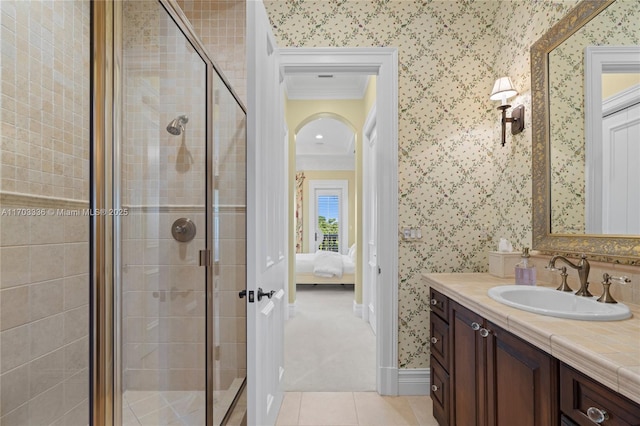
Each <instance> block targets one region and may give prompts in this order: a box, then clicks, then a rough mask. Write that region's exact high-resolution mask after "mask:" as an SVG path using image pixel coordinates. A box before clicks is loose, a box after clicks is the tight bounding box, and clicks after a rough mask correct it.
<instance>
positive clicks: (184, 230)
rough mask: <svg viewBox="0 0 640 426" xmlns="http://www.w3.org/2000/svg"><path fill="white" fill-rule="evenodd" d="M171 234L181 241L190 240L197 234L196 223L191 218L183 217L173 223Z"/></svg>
mask: <svg viewBox="0 0 640 426" xmlns="http://www.w3.org/2000/svg"><path fill="white" fill-rule="evenodd" d="M171 235H173V238H174V239H175V240H176V241H180V242H181V243H186V242H189V241H191V240H193V238H194V237H195V236H196V224H195V223H193V221H192V220H191V219H187V218H186V217H181V218H180V219H178V220H176V221H175V222H173V225H171Z"/></svg>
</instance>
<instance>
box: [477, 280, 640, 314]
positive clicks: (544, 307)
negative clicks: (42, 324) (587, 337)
mask: <svg viewBox="0 0 640 426" xmlns="http://www.w3.org/2000/svg"><path fill="white" fill-rule="evenodd" d="M489 297H491V298H492V299H493V300H496V301H498V302H500V303H504V304H505V305H508V306H512V307H514V308H518V309H522V310H523V311H529V312H533V313H536V314H540V315H548V316H552V317H560V318H570V319H578V320H586V321H613V320H622V319H626V318H629V317H631V311H630V310H629V307H628V306H627V305H624V304H622V303H601V302H598V301H596V298H595V297H583V296H576V295H574V294H573V293H571V292H563V291H558V290H554V289H552V288H549V287H535V286H531V287H530V286H521V285H504V286H498V287H492V288H490V289H489Z"/></svg>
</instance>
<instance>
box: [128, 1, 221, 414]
mask: <svg viewBox="0 0 640 426" xmlns="http://www.w3.org/2000/svg"><path fill="white" fill-rule="evenodd" d="M122 15H123V18H122V19H123V25H122V49H123V52H122V65H121V66H122V135H121V145H120V165H119V168H120V188H119V197H120V204H121V206H120V207H121V210H122V212H123V214H122V216H121V217H120V218H119V219H120V223H119V236H118V235H116V238H119V245H120V259H119V264H120V280H121V281H120V282H121V300H122V303H121V305H120V306H121V315H120V318H121V335H120V340H121V356H120V358H119V359H120V370H121V371H120V380H121V386H120V388H121V392H122V395H121V397H122V399H121V409H122V423H123V424H125V425H127V424H136V425H145V424H149V425H164V424H185V425H202V424H205V420H206V410H205V407H206V385H207V365H206V361H207V348H206V343H207V336H206V330H207V323H206V314H207V297H206V283H207V277H206V273H207V268H206V267H204V266H200V252H201V250H206V249H207V235H208V224H207V220H206V219H207V209H206V205H207V193H206V191H207V181H208V180H207V140H208V139H209V136H210V135H209V134H208V132H209V127H208V123H207V114H210V111H209V109H208V99H207V93H208V91H209V90H210V88H209V87H208V84H210V83H209V80H208V72H210V71H208V70H210V68H209V67H208V63H207V61H206V60H205V59H203V57H201V55H200V54H199V52H198V50H197V49H196V48H194V45H193V44H192V42H191V41H190V39H189V38H188V37H186V36H185V34H184V33H183V32H182V31H181V28H180V26H179V25H178V24H177V23H176V22H175V21H174V20H173V18H172V15H171V14H170V13H169V12H168V11H167V10H165V8H164V7H163V5H162V4H161V3H160V2H158V1H155V0H154V1H128V2H124V4H123V14H122Z"/></svg>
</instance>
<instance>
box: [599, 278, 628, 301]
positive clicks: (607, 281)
mask: <svg viewBox="0 0 640 426" xmlns="http://www.w3.org/2000/svg"><path fill="white" fill-rule="evenodd" d="M612 281H613V282H616V283H618V284H629V283H630V282H631V280H630V279H629V277H625V276H622V277H614V276H611V275H609V274H607V273H606V272H605V273H604V274H602V287H603V288H604V292H603V293H602V296H600V297H599V298H598V302H602V303H618V301H617V300H616V299H614V298H613V296H611V293H610V292H609V287H611V284H613V283H612Z"/></svg>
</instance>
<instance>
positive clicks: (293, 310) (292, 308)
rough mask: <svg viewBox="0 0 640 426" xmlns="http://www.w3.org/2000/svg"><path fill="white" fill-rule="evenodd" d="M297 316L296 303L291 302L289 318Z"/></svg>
mask: <svg viewBox="0 0 640 426" xmlns="http://www.w3.org/2000/svg"><path fill="white" fill-rule="evenodd" d="M295 316H296V303H295V302H293V303H289V318H293V317H295Z"/></svg>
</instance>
